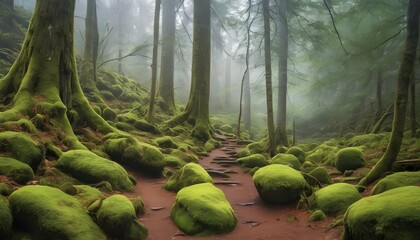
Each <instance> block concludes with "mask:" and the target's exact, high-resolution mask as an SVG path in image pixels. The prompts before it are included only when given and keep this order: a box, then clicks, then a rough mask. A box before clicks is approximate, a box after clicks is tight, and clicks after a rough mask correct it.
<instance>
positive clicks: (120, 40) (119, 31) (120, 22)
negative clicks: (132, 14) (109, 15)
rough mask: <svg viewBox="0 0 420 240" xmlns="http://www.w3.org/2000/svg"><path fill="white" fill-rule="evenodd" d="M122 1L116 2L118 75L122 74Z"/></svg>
mask: <svg viewBox="0 0 420 240" xmlns="http://www.w3.org/2000/svg"><path fill="white" fill-rule="evenodd" d="M121 2H122V0H118V73H120V74H123V70H122V64H121V61H122V57H123V55H122V45H123V38H124V36H123V35H124V34H123V24H122V16H123V14H124V13H123V10H122V4H123V3H121Z"/></svg>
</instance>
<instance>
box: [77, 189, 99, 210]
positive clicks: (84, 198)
mask: <svg viewBox="0 0 420 240" xmlns="http://www.w3.org/2000/svg"><path fill="white" fill-rule="evenodd" d="M74 188H75V189H76V194H75V195H74V197H75V198H76V199H77V200H78V201H79V202H80V203H81V204H82V205H83V206H84V207H85V208H86V207H88V206H90V205H91V204H92V203H94V202H95V201H96V200H98V199H101V198H104V195H103V193H102V192H101V191H100V190H99V189H97V188H94V187H91V186H87V185H74Z"/></svg>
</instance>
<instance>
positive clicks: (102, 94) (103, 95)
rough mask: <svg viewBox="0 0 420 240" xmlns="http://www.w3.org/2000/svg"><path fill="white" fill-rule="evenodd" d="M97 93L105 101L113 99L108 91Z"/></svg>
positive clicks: (112, 95)
mask: <svg viewBox="0 0 420 240" xmlns="http://www.w3.org/2000/svg"><path fill="white" fill-rule="evenodd" d="M99 93H100V94H101V96H102V97H103V98H104V99H106V100H114V99H115V97H114V94H112V92H110V91H107V90H102V91H99Z"/></svg>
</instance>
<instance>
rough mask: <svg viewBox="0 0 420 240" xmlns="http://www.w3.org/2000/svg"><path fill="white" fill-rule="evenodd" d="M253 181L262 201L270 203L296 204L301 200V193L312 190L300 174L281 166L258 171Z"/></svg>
mask: <svg viewBox="0 0 420 240" xmlns="http://www.w3.org/2000/svg"><path fill="white" fill-rule="evenodd" d="M253 180H254V184H255V187H256V188H257V191H258V193H259V195H260V197H261V199H263V200H264V201H266V202H269V203H277V204H287V203H291V202H294V201H296V200H298V199H299V198H300V194H301V193H303V192H305V191H307V190H309V189H310V187H309V185H308V183H307V182H306V180H305V178H304V177H303V176H302V174H301V173H300V172H298V171H296V170H295V169H293V168H291V167H289V166H285V165H281V164H272V165H268V166H265V167H262V168H260V169H258V170H257V171H256V172H255V174H254V176H253Z"/></svg>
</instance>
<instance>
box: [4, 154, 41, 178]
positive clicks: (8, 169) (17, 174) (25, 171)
mask: <svg viewBox="0 0 420 240" xmlns="http://www.w3.org/2000/svg"><path fill="white" fill-rule="evenodd" d="M0 175H5V176H6V177H8V178H11V179H13V180H15V181H16V182H17V183H19V184H25V183H27V182H29V181H31V180H32V179H34V171H33V170H32V168H31V167H30V166H29V165H28V164H25V163H23V162H20V161H18V160H16V159H13V158H7V157H0Z"/></svg>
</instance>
